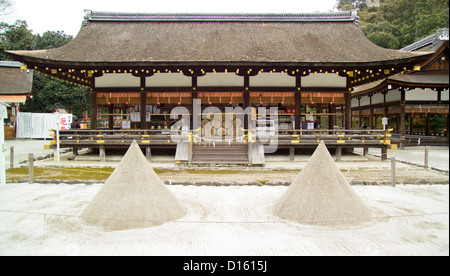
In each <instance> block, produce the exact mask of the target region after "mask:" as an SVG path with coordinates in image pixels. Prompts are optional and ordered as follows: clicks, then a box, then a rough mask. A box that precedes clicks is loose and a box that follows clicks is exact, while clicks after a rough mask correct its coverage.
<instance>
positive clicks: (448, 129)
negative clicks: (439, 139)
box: [445, 113, 450, 138]
mask: <svg viewBox="0 0 450 276" xmlns="http://www.w3.org/2000/svg"><path fill="white" fill-rule="evenodd" d="M449 133H450V120H449V118H448V113H447V134H446V135H445V136H446V137H447V138H449V137H450V136H449Z"/></svg>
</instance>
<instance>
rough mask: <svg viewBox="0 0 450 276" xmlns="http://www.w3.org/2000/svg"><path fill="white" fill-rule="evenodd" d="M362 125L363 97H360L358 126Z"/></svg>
mask: <svg viewBox="0 0 450 276" xmlns="http://www.w3.org/2000/svg"><path fill="white" fill-rule="evenodd" d="M361 125H362V109H361V96H358V126H359V127H360V126H361Z"/></svg>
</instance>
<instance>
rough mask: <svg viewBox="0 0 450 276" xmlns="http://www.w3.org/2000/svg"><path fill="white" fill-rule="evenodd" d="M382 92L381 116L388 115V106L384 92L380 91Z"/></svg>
mask: <svg viewBox="0 0 450 276" xmlns="http://www.w3.org/2000/svg"><path fill="white" fill-rule="evenodd" d="M381 93H382V94H383V117H388V113H389V112H388V108H387V106H386V94H387V91H386V92H381Z"/></svg>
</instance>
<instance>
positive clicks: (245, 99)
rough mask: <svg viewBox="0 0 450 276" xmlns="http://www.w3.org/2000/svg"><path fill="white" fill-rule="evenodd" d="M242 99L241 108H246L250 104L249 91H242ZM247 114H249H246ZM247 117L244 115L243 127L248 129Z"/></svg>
mask: <svg viewBox="0 0 450 276" xmlns="http://www.w3.org/2000/svg"><path fill="white" fill-rule="evenodd" d="M242 99H243V103H242V109H244V110H245V109H246V108H247V107H249V106H250V93H249V92H247V91H244V92H242ZM247 116H251V115H250V114H248V115H247ZM248 120H249V119H248V118H247V117H246V116H245V115H244V129H248V127H249V125H248Z"/></svg>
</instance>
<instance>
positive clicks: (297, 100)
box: [295, 91, 302, 129]
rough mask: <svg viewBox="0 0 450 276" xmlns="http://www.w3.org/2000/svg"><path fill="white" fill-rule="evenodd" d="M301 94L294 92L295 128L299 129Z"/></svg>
mask: <svg viewBox="0 0 450 276" xmlns="http://www.w3.org/2000/svg"><path fill="white" fill-rule="evenodd" d="M301 114H302V94H301V93H300V91H297V92H295V129H300V128H301V125H302V116H301Z"/></svg>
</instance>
